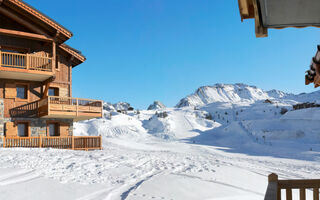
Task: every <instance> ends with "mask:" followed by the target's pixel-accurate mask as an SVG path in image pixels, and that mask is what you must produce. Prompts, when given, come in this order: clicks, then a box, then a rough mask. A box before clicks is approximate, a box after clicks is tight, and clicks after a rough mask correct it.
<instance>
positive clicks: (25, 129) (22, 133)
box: [17, 123, 28, 137]
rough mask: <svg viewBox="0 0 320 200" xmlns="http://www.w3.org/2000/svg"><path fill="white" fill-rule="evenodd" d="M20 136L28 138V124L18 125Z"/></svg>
mask: <svg viewBox="0 0 320 200" xmlns="http://www.w3.org/2000/svg"><path fill="white" fill-rule="evenodd" d="M17 126H18V136H19V137H28V123H18V125H17Z"/></svg>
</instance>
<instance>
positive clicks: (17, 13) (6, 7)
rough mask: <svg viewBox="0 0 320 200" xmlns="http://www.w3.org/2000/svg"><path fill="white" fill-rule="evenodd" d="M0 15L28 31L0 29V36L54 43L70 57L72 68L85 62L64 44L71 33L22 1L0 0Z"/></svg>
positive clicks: (81, 56) (78, 54) (74, 50)
mask: <svg viewBox="0 0 320 200" xmlns="http://www.w3.org/2000/svg"><path fill="white" fill-rule="evenodd" d="M0 14H2V15H4V16H6V17H8V18H11V19H12V20H15V21H16V22H18V23H19V24H21V25H22V26H25V27H26V28H28V29H29V30H30V33H28V32H22V31H14V30H6V29H0V34H2V35H10V36H14V37H23V38H27V39H34V40H40V41H44V42H56V43H57V44H58V45H59V48H60V49H61V50H62V51H63V52H65V53H66V54H68V55H69V56H70V60H71V62H72V66H73V67H74V66H76V65H79V64H81V63H82V62H84V61H85V60H86V58H85V56H83V55H82V54H81V52H80V51H78V50H76V49H74V48H72V47H70V46H68V45H66V44H64V42H65V41H67V40H68V39H70V38H71V37H72V36H73V34H72V33H71V31H69V30H68V29H66V28H65V27H63V26H62V25H60V24H59V23H57V22H56V21H54V20H53V19H51V18H50V17H48V16H46V15H45V14H43V13H41V12H40V11H38V10H37V9H35V8H33V7H32V6H30V5H28V4H27V3H25V2H23V1H22V0H0Z"/></svg>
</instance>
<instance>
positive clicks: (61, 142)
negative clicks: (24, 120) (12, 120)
mask: <svg viewBox="0 0 320 200" xmlns="http://www.w3.org/2000/svg"><path fill="white" fill-rule="evenodd" d="M1 146H2V147H4V148H16V147H23V148H55V149H73V150H94V149H102V138H101V136H67V137H60V136H55V137H52V136H38V137H2V145H1Z"/></svg>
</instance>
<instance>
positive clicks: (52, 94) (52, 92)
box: [49, 87, 59, 96]
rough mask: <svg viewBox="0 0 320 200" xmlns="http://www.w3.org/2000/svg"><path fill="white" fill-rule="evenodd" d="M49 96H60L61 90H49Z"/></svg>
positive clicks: (51, 88)
mask: <svg viewBox="0 0 320 200" xmlns="http://www.w3.org/2000/svg"><path fill="white" fill-rule="evenodd" d="M49 96H59V88H53V87H50V88H49Z"/></svg>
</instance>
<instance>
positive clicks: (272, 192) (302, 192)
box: [264, 174, 320, 200]
mask: <svg viewBox="0 0 320 200" xmlns="http://www.w3.org/2000/svg"><path fill="white" fill-rule="evenodd" d="M268 179H269V184H268V188H267V192H266V195H265V197H264V199H265V200H281V190H285V191H286V200H292V190H293V189H298V190H299V197H300V198H299V199H300V200H306V189H312V191H313V200H319V188H320V179H306V180H303V179H302V180H278V175H276V174H270V175H269V177H268Z"/></svg>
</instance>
